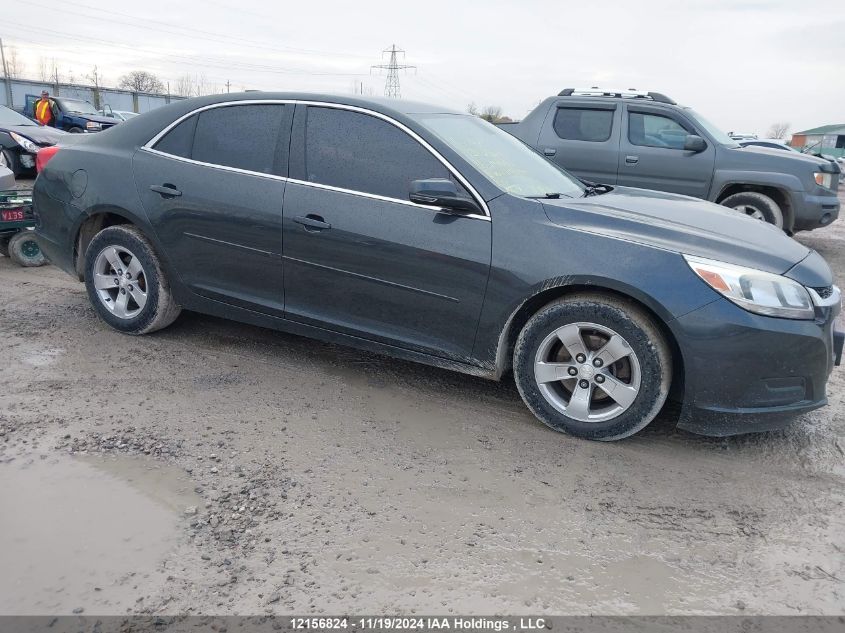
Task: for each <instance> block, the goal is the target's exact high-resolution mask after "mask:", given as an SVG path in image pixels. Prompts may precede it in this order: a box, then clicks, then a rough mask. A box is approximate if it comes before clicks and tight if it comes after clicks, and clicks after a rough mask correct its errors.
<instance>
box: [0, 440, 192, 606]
mask: <svg viewBox="0 0 845 633" xmlns="http://www.w3.org/2000/svg"><path fill="white" fill-rule="evenodd" d="M0 482H2V483H0V508H2V511H0V569H2V573H0V614H2V615H36V614H69V613H71V612H72V611H73V610H74V609H76V608H79V607H81V608H84V609H85V612H86V613H96V614H102V615H107V614H121V613H125V612H126V611H127V608H130V607H132V608H138V607H139V606H140V605H137V606H136V599H137V598H138V597H140V596H142V595H145V593H144V588H145V585H146V586H150V585H153V584H155V583H149V584H148V583H147V582H146V581H145V579H146V578H153V577H154V576H157V574H158V573H159V572H157V571H156V570H157V567H158V565H159V563H160V562H161V561H162V559H163V558H164V557H165V555H166V554H167V553H168V552H169V551H170V550H171V549H172V548H173V547H174V546H175V545H177V544H178V543H179V541H180V537H181V531H180V525H181V523H182V522H183V521H184V518H183V517H182V512H183V511H184V508H185V507H186V506H188V505H197V504H198V502H199V498H198V497H197V496H196V495H195V494H194V493H193V492H192V484H191V482H190V481H189V480H188V479H187V478H186V476H185V473H184V472H182V471H181V470H178V469H175V468H172V467H167V466H162V465H161V464H157V463H155V462H151V461H149V460H143V459H136V458H131V457H119V458H95V457H85V458H72V457H67V456H61V457H53V456H49V457H48V458H46V459H44V456H41V455H36V456H34V457H31V458H29V459H17V460H15V461H13V462H11V463H4V464H0Z"/></svg>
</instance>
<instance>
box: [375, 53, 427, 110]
mask: <svg viewBox="0 0 845 633" xmlns="http://www.w3.org/2000/svg"><path fill="white" fill-rule="evenodd" d="M385 53H390V61H389V62H388V63H387V64H374V65H373V66H372V67H371V68H378V69H381V70H387V81H385V82H384V96H385V97H393V98H394V99H400V98H401V97H402V92H401V91H400V89H399V71H400V70H407V69H408V68H413V69H414V70H416V68H417V67H416V66H409V65H408V64H400V63H399V62H398V61H397V59H396V54H397V53H401V54H402V58H403V59H404V57H405V51H403V50H402V49H401V48H396V44H394V45H393V46H391V47H390V48H387V49H385V50H383V51H382V53H381V54H382V56H384V54H385Z"/></svg>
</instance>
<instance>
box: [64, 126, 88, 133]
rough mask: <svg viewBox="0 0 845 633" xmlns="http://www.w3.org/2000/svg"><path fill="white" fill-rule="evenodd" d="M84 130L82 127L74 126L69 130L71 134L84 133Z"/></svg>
mask: <svg viewBox="0 0 845 633" xmlns="http://www.w3.org/2000/svg"><path fill="white" fill-rule="evenodd" d="M84 131H85V130H83V129H82V128H81V127H72V128H70V129H69V130H68V132H70V133H71V134H82V133H83V132H84Z"/></svg>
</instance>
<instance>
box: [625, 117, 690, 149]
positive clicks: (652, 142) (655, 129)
mask: <svg viewBox="0 0 845 633" xmlns="http://www.w3.org/2000/svg"><path fill="white" fill-rule="evenodd" d="M688 134H690V132H688V131H687V130H686V129H684V128H683V127H682V126H681V124H680V123H678V122H677V121H675V120H674V119H671V118H669V117H668V116H662V115H660V114H646V113H644V112H629V113H628V140H629V141H631V144H632V145H642V146H645V147H666V148H669V149H684V142H685V140H686V138H687V135H688Z"/></svg>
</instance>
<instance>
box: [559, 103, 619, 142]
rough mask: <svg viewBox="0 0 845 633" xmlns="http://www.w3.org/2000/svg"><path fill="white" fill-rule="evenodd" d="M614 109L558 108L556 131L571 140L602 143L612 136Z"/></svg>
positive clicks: (563, 137) (560, 135)
mask: <svg viewBox="0 0 845 633" xmlns="http://www.w3.org/2000/svg"><path fill="white" fill-rule="evenodd" d="M613 113H614V111H613V110H605V109H597V108H558V109H557V112H556V113H555V120H554V123H553V125H554V129H555V133H556V134H557V135H558V136H559V137H560V138H562V139H566V140H570V141H593V142H596V143H601V142H602V141H606V140H607V139H609V138H610V131H611V128H612V127H613Z"/></svg>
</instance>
